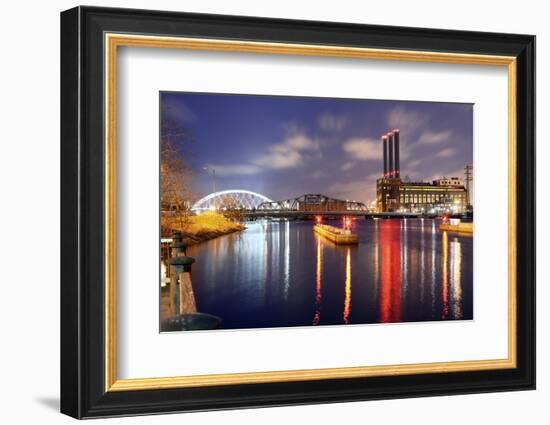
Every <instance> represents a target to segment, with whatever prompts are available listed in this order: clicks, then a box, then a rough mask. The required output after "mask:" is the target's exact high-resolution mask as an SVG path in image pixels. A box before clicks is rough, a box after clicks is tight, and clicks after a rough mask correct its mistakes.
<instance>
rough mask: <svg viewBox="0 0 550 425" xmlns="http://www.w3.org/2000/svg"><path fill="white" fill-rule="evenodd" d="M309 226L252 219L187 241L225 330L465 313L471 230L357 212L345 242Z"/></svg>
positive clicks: (205, 307) (196, 278) (203, 299)
mask: <svg viewBox="0 0 550 425" xmlns="http://www.w3.org/2000/svg"><path fill="white" fill-rule="evenodd" d="M329 224H333V225H341V222H340V221H338V222H332V223H330V222H329ZM312 226H313V224H312V223H311V222H308V221H304V222H297V221H273V222H269V221H258V222H253V223H247V229H246V230H245V231H244V232H241V233H239V234H233V235H228V236H224V237H221V238H217V239H214V240H211V241H208V242H205V243H202V244H199V245H196V246H192V247H189V249H188V255H190V256H192V257H194V258H195V259H196V260H197V261H196V263H195V264H194V265H193V271H192V279H193V289H194V292H195V298H196V302H197V309H198V310H199V311H201V312H205V313H210V314H214V315H216V316H219V317H221V318H222V320H223V324H222V326H223V328H226V329H235V328H257V327H280V326H309V325H327V324H358V323H378V322H381V323H391V322H403V321H425V320H455V319H472V310H473V308H472V246H473V244H472V238H471V237H469V236H460V235H457V236H455V235H453V234H447V233H446V232H443V233H442V232H440V231H439V230H438V222H437V221H435V220H429V219H425V220H419V219H418V220H417V219H409V220H406V221H405V220H394V219H391V220H362V219H358V220H356V221H355V222H354V223H353V224H352V226H353V227H354V231H355V232H357V233H358V234H359V239H360V243H359V245H357V246H348V247H345V246H337V245H334V244H332V243H331V242H329V241H327V240H326V239H324V238H322V237H320V236H319V235H316V234H314V232H313V230H312ZM352 269H353V273H352ZM352 289H353V291H352ZM352 306H353V308H352ZM161 310H162V309H161Z"/></svg>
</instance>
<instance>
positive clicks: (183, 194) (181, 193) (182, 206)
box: [160, 109, 193, 234]
mask: <svg viewBox="0 0 550 425" xmlns="http://www.w3.org/2000/svg"><path fill="white" fill-rule="evenodd" d="M191 140H192V138H191V135H190V133H189V132H188V131H187V130H186V129H185V128H184V127H183V125H181V124H180V123H178V122H176V120H174V119H172V118H171V117H170V114H169V111H168V110H166V109H163V110H162V114H161V130H160V203H161V210H162V214H161V217H162V218H161V231H162V233H163V234H166V233H169V232H170V227H171V223H173V222H176V223H178V227H180V228H183V226H184V225H185V223H187V221H188V217H189V214H190V212H191V199H193V193H192V191H191V189H190V180H191V177H192V170H191V168H190V167H189V166H188V165H187V163H186V161H185V157H184V154H183V152H184V148H185V145H186V144H188V142H190V141H191ZM167 217H170V219H167Z"/></svg>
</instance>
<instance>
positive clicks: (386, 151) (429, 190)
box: [376, 129, 468, 213]
mask: <svg viewBox="0 0 550 425" xmlns="http://www.w3.org/2000/svg"><path fill="white" fill-rule="evenodd" d="M382 149H383V158H384V159H383V163H384V164H383V167H384V168H383V175H382V177H381V178H379V179H378V180H377V181H376V206H377V209H378V211H380V212H392V211H411V212H424V213H440V212H450V213H463V212H465V211H466V209H467V203H468V197H467V191H466V188H465V186H464V181H463V180H462V179H459V178H458V177H451V178H445V177H444V178H441V179H438V180H434V181H432V182H410V181H404V180H402V179H401V170H400V164H399V129H395V130H393V131H390V132H388V133H386V134H384V135H383V136H382Z"/></svg>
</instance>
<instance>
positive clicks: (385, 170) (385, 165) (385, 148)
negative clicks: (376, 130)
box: [382, 135, 388, 177]
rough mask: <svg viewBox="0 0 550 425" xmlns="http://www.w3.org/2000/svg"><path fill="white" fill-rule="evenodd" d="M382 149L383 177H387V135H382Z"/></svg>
mask: <svg viewBox="0 0 550 425" xmlns="http://www.w3.org/2000/svg"><path fill="white" fill-rule="evenodd" d="M382 151H383V152H384V177H388V137H387V136H386V135H383V136H382Z"/></svg>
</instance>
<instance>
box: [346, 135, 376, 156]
mask: <svg viewBox="0 0 550 425" xmlns="http://www.w3.org/2000/svg"><path fill="white" fill-rule="evenodd" d="M344 151H345V152H346V153H347V154H348V156H350V157H351V158H353V159H358V160H363V161H367V160H380V159H382V144H381V142H380V141H379V140H375V139H371V138H369V137H363V138H359V137H358V138H353V139H350V140H348V141H347V142H345V143H344Z"/></svg>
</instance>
